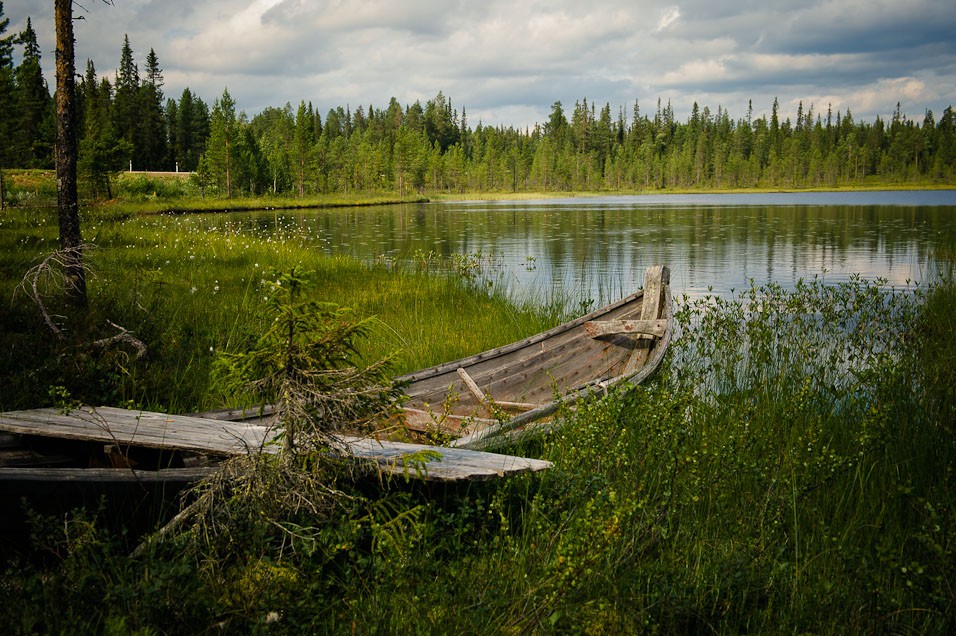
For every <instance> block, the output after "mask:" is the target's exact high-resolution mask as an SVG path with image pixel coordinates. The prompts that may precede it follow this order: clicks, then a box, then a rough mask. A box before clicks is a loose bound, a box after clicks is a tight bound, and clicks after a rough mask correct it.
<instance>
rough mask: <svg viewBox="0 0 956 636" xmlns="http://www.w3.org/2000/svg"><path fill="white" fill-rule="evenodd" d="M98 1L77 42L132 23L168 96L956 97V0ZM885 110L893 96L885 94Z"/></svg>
mask: <svg viewBox="0 0 956 636" xmlns="http://www.w3.org/2000/svg"><path fill="white" fill-rule="evenodd" d="M679 2H680V4H679V5H677V4H674V0H664V1H661V0H627V1H626V0H589V2H587V3H581V2H580V1H579V0H528V1H527V2H521V3H514V2H511V1H510V0H487V1H484V2H466V1H464V0H459V1H458V2H448V1H447V0H314V1H313V0H217V1H216V2H195V0H121V1H120V2H116V4H115V6H108V5H105V4H103V3H101V2H99V1H98V0H91V2H89V3H84V7H85V9H83V10H81V9H77V14H82V15H83V16H84V18H85V19H84V20H82V21H80V22H77V25H76V32H77V33H76V35H77V56H78V60H81V62H80V64H79V66H80V67H81V68H82V66H83V64H84V62H85V59H86V58H88V57H89V58H92V59H93V60H94V61H95V63H96V67H97V70H98V71H99V73H100V75H101V76H104V77H108V78H112V76H113V73H114V71H113V69H114V68H115V67H116V65H117V64H118V62H119V54H120V48H121V46H122V42H123V35H124V34H128V35H129V37H130V43H131V45H132V47H133V50H134V54H135V55H136V58H137V61H138V62H139V63H140V67H142V65H143V60H144V59H145V56H146V53H147V52H148V51H149V49H150V48H154V49H155V51H156V53H157V55H158V56H159V60H160V65H161V66H162V67H163V69H164V73H165V79H166V86H165V92H166V94H167V96H172V97H177V96H178V95H179V94H180V93H181V92H182V89H183V88H185V87H187V86H188V87H189V88H190V89H191V90H192V91H193V92H194V93H196V94H198V95H199V96H201V97H202V98H203V99H204V100H206V101H207V102H210V103H211V101H212V100H213V99H215V98H216V97H217V96H219V95H221V93H222V89H223V87H226V86H227V87H228V88H229V91H230V93H231V94H232V95H233V97H234V98H236V100H237V102H238V104H239V107H240V108H242V109H245V110H246V111H247V112H248V113H249V114H255V113H257V112H258V111H259V110H261V109H262V108H264V107H266V106H282V105H284V104H285V103H286V102H291V103H293V104H297V103H298V102H299V101H300V100H307V101H312V102H313V104H314V105H315V106H316V107H317V108H318V109H319V110H320V112H323V113H324V112H325V111H326V110H327V109H328V108H331V107H335V106H340V105H341V106H344V105H346V104H350V105H352V106H353V107H354V106H356V105H359V104H361V105H363V106H365V107H367V106H368V105H369V104H373V105H375V106H376V107H384V106H385V105H387V103H388V100H389V98H391V97H393V96H394V97H396V98H397V99H398V100H399V101H400V102H401V103H403V104H409V103H411V102H413V101H415V100H416V99H418V100H426V99H430V98H431V97H433V96H434V95H435V94H437V93H438V91H442V92H443V93H444V94H445V96H446V97H448V98H450V99H451V100H452V102H453V104H454V106H455V107H456V108H461V107H466V108H467V109H468V113H469V121H471V122H472V124H476V123H477V121H478V120H479V119H481V120H482V121H483V122H484V123H494V124H503V125H515V126H518V127H525V126H528V125H533V124H534V123H535V122H543V121H544V120H546V119H547V116H548V114H549V112H550V109H551V104H552V103H553V102H554V101H556V100H561V101H562V102H563V103H564V104H565V106H566V108H567V107H570V106H571V105H572V104H573V103H574V102H575V101H576V100H578V99H581V98H585V97H586V98H587V99H588V100H589V101H593V102H596V103H598V104H603V103H605V102H609V103H610V104H611V106H612V108H613V109H614V110H615V111H616V110H617V108H618V107H624V108H625V110H626V111H627V112H628V113H629V112H630V106H631V105H632V104H633V101H634V100H635V99H639V100H641V103H642V104H653V103H654V102H655V101H656V100H657V98H658V97H663V98H664V99H665V101H666V100H667V99H670V100H671V101H672V103H673V106H674V108H675V110H676V112H677V114H678V116H681V113H682V112H683V113H687V112H689V110H690V106H691V104H692V103H693V102H695V101H696V102H698V103H699V104H700V106H702V107H703V106H705V105H707V106H710V107H711V109H712V110H716V108H717V107H718V106H722V107H724V108H725V109H728V110H730V111H731V113H732V114H733V116H743V114H744V113H745V112H746V108H747V102H748V100H750V99H752V100H753V102H754V106H755V108H756V109H757V111H758V113H757V114H758V115H759V111H760V109H763V108H765V109H769V107H770V104H771V103H772V102H773V99H774V97H778V98H779V99H780V103H781V104H782V105H783V104H787V105H789V104H791V103H796V102H798V101H800V100H803V101H804V102H811V101H812V102H816V103H817V110H819V109H820V108H825V106H824V105H823V104H822V103H821V102H822V100H824V99H826V100H831V101H832V102H833V103H834V104H840V105H841V107H842V108H844V109H845V108H851V109H852V110H853V113H854V116H855V117H858V118H869V117H872V115H874V114H886V113H887V112H891V111H892V108H893V107H895V103H896V101H900V102H902V103H903V105H904V109H909V110H910V113H912V114H922V112H923V110H924V109H925V108H932V109H933V110H934V111H935V112H941V111H942V109H943V108H945V107H946V106H947V105H950V104H953V103H956V40H954V39H953V38H952V33H953V32H954V31H956V12H954V11H952V6H951V0H894V1H893V2H886V1H884V0H879V1H878V2H868V1H864V0H814V1H813V2H809V3H807V2H804V3H793V2H792V1H791V0H738V1H737V2H734V3H726V2H713V0H679ZM4 9H5V13H6V15H7V17H9V18H10V19H11V29H10V30H11V31H16V30H19V29H21V28H22V27H23V23H24V22H25V19H26V16H27V15H32V16H33V22H34V27H35V28H36V30H37V32H38V34H39V36H40V45H41V50H42V51H43V55H44V58H43V61H44V67H45V69H47V75H48V78H49V80H50V82H51V85H52V66H53V31H52V3H50V2H43V3H38V2H37V0H5V1H4ZM888 108H889V111H888V110H887V109H888Z"/></svg>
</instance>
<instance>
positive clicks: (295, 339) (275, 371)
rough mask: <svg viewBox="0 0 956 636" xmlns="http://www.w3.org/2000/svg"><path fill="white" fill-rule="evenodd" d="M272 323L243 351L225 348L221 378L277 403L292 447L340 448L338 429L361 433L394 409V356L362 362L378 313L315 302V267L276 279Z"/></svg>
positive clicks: (276, 414) (278, 422) (278, 424)
mask: <svg viewBox="0 0 956 636" xmlns="http://www.w3.org/2000/svg"><path fill="white" fill-rule="evenodd" d="M270 287H271V290H270V294H269V300H268V312H269V317H271V318H272V320H271V322H270V323H269V327H268V329H267V330H266V331H265V333H263V334H262V335H261V336H260V337H259V338H258V340H257V341H256V342H255V344H254V345H253V347H252V348H251V349H250V350H249V351H246V352H243V353H221V354H219V356H218V358H217V361H216V364H215V367H214V368H215V374H216V377H217V379H218V380H219V381H220V382H221V384H222V385H223V388H225V389H226V390H227V391H228V392H231V393H246V394H251V395H252V396H254V397H255V399H256V401H257V403H258V404H260V405H261V406H265V405H268V404H271V405H272V406H273V411H272V426H273V427H275V429H276V430H277V431H278V432H279V434H280V436H281V437H282V439H283V443H284V448H285V450H286V452H287V453H289V454H291V455H292V456H295V455H296V454H297V453H299V452H300V451H306V452H308V451H313V450H334V449H336V448H337V447H338V446H339V444H337V441H338V438H337V434H339V433H342V432H345V431H361V430H366V429H368V428H370V427H371V425H372V424H373V422H375V421H377V420H379V419H380V418H381V419H384V418H386V417H388V416H389V415H391V414H392V413H393V412H394V410H395V409H396V408H397V405H398V403H399V400H400V398H401V395H402V393H401V389H400V388H399V387H397V386H396V385H395V384H394V382H393V381H392V380H391V379H390V378H389V377H388V369H389V362H390V360H389V359H388V358H386V359H384V360H380V361H378V362H375V363H373V364H371V365H368V366H365V367H361V368H360V367H357V366H355V365H354V364H353V359H354V357H355V356H356V355H357V350H356V340H357V339H359V338H361V337H365V336H366V335H367V333H368V330H369V328H370V325H371V319H368V318H367V319H364V320H355V319H354V318H353V316H352V314H351V312H350V311H349V310H348V309H344V308H340V307H338V306H336V305H334V304H331V303H323V302H318V301H315V300H310V299H309V298H307V296H306V292H307V290H308V287H309V282H308V272H304V271H302V270H301V269H300V268H298V267H293V268H292V269H291V270H290V271H288V272H281V273H279V274H278V275H277V276H276V277H275V280H274V281H273V282H271V283H270Z"/></svg>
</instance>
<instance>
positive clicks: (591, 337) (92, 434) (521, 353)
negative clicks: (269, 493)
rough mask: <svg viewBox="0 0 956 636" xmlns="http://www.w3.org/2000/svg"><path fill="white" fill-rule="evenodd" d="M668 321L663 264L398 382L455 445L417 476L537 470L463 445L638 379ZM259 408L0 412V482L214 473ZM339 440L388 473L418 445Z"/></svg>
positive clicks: (408, 419)
mask: <svg viewBox="0 0 956 636" xmlns="http://www.w3.org/2000/svg"><path fill="white" fill-rule="evenodd" d="M672 324H673V311H672V301H671V293H670V275H669V272H668V269H667V268H666V267H664V266H654V267H650V268H648V270H647V273H646V275H645V280H644V288H643V289H642V290H641V291H638V292H637V293H635V294H633V295H631V296H628V297H627V298H624V299H622V300H620V301H618V302H616V303H613V304H611V305H608V306H607V307H604V308H602V309H599V310H597V311H594V312H591V313H589V314H587V315H586V316H582V317H580V318H578V319H576V320H573V321H571V322H568V323H566V324H563V325H560V326H558V327H555V328H553V329H550V330H548V331H545V332H543V333H540V334H537V335H535V336H531V337H530V338H526V339H524V340H521V341H519V342H515V343H512V344H509V345H506V346H503V347H498V348H497V349H492V350H490V351H486V352H484V353H479V354H476V355H473V356H469V357H467V358H462V359H461V360H455V361H453V362H447V363H444V364H440V365H438V366H435V367H431V368H428V369H423V370H421V371H417V372H415V373H410V374H408V375H405V376H402V377H400V378H397V380H398V381H401V382H402V383H404V384H405V385H406V386H405V393H406V395H407V396H408V398H409V399H408V401H407V402H406V403H405V404H404V407H403V411H402V413H401V415H400V418H401V420H402V421H401V425H402V426H404V427H406V428H407V429H410V430H412V431H421V432H426V433H430V434H435V433H439V434H441V435H444V436H447V437H448V439H449V444H448V446H451V447H456V448H457V449H460V450H456V448H447V447H445V448H436V450H437V451H439V452H440V453H441V455H442V461H440V462H438V463H436V464H435V465H434V466H431V467H429V468H428V474H427V475H426V476H425V478H428V479H437V480H445V481H456V480H460V479H475V478H479V479H482V478H491V477H494V476H498V475H504V474H513V473H516V472H524V471H526V470H532V471H534V470H541V469H543V468H545V467H547V466H548V465H550V464H549V463H548V462H544V461H540V460H533V459H526V458H521V457H513V456H510V455H497V454H493V453H473V452H471V451H469V450H468V449H487V448H490V447H493V446H495V445H498V444H500V443H501V442H503V441H506V440H507V439H509V437H510V436H511V435H513V434H514V432H516V431H518V432H522V433H523V432H527V431H528V430H531V429H532V427H535V426H540V423H542V422H547V421H548V419H549V417H550V416H552V415H553V414H554V413H555V412H556V411H558V410H559V409H560V408H561V407H562V405H564V404H569V403H572V402H574V401H576V400H578V399H580V398H583V397H587V396H590V395H594V394H598V393H602V392H605V391H607V389H608V388H609V387H611V386H613V385H615V384H619V383H622V382H631V383H634V384H637V383H639V382H641V381H643V380H644V379H646V378H647V377H648V376H650V375H651V374H652V373H653V372H654V371H655V370H656V369H657V367H658V366H659V365H660V363H661V360H662V359H663V357H664V353H665V351H666V349H667V345H668V343H669V342H670V338H671V331H672ZM269 410H270V409H268V408H267V409H265V414H268V412H269ZM263 415H264V412H263V410H259V409H254V410H227V411H217V412H210V413H200V414H195V415H193V416H183V415H168V414H163V413H150V412H144V411H127V410H125V409H116V408H110V407H98V408H96V409H89V408H83V409H78V410H76V411H75V412H72V413H69V414H66V413H61V412H59V411H58V410H57V409H35V410H32V411H20V412H7V413H0V484H3V483H10V482H23V481H38V482H89V481H95V482H124V481H128V482H134V483H144V482H157V483H169V482H176V481H181V482H190V481H194V480H196V479H198V478H200V477H201V476H203V475H206V474H209V473H210V472H214V471H215V470H216V469H217V468H216V464H217V463H218V460H217V459H216V458H220V457H225V456H229V455H235V454H240V453H246V452H250V451H253V450H256V449H259V450H262V449H266V450H274V449H270V448H268V447H265V441H266V440H267V439H269V438H270V437H272V436H273V435H274V434H275V431H273V430H271V429H270V428H269V427H268V424H267V423H268V418H267V417H266V418H263V417H262V416H263ZM537 430H540V428H539V429H537ZM343 439H345V442H346V443H347V444H348V446H349V449H350V452H352V453H353V454H354V455H356V456H359V457H364V458H367V459H371V460H373V461H376V462H378V463H379V465H380V466H382V468H383V470H386V471H387V472H393V473H399V474H402V473H405V472H407V469H406V468H405V466H404V465H403V463H402V462H403V459H402V458H403V457H405V456H407V455H410V454H414V453H416V452H417V451H419V450H422V449H423V448H426V447H425V446H423V445H420V444H409V443H405V442H397V441H389V440H380V439H370V438H343ZM43 440H49V442H44V441H43ZM25 442H29V443H28V444H25ZM50 443H53V445H54V447H55V448H54V450H53V452H51V449H50V447H49V446H50ZM28 446H29V448H28ZM184 453H185V455H184ZM196 454H198V455H196ZM192 457H198V458H199V460H200V461H199V463H195V462H191V461H190V458H192ZM210 457H211V458H212V462H211V463H208V462H207V461H206V460H207V459H208V458H210ZM157 469H158V470H157Z"/></svg>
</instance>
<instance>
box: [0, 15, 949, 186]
mask: <svg viewBox="0 0 956 636" xmlns="http://www.w3.org/2000/svg"><path fill="white" fill-rule="evenodd" d="M6 22H7V21H4V20H3V18H2V14H0V138H2V139H3V143H2V145H0V167H3V168H48V167H51V166H52V161H53V157H52V154H53V144H54V139H53V138H54V128H55V127H54V125H53V121H54V119H53V117H54V113H53V100H52V98H51V95H50V91H49V88H48V86H47V83H46V81H45V79H44V77H43V74H42V72H41V67H40V48H39V46H38V45H37V40H36V33H35V32H34V30H33V29H32V27H31V25H30V22H29V21H28V22H27V27H26V29H25V30H24V31H23V32H22V33H19V34H6V33H5V31H6V27H7V24H6ZM16 47H21V48H22V55H21V61H20V63H19V65H16V66H15V65H14V64H13V59H14V56H13V53H14V51H15V48H16ZM163 84H164V81H163V71H162V68H161V65H160V60H159V57H158V56H157V54H156V52H155V51H154V50H153V49H150V50H149V52H148V54H147V55H146V56H145V61H144V64H143V66H142V68H140V66H139V65H138V64H137V62H136V60H135V57H134V52H133V49H132V46H131V44H130V42H129V39H128V37H127V38H125V39H124V42H123V45H122V49H121V51H120V59H119V65H118V67H117V71H116V73H115V75H114V76H113V77H112V78H108V77H103V76H100V75H98V74H97V71H96V68H95V65H94V63H93V62H92V61H87V62H86V68H85V72H84V73H83V76H82V77H81V78H80V80H79V82H78V90H77V92H78V95H77V97H78V101H79V108H78V116H79V119H80V121H79V122H78V127H77V130H79V131H80V164H79V165H80V175H79V176H80V181H81V184H82V186H84V187H85V192H86V193H87V194H88V195H89V196H93V197H98V198H102V197H106V198H109V197H111V196H112V192H111V188H110V180H111V176H112V175H114V174H115V173H117V172H119V171H122V170H128V169H130V168H132V169H133V170H147V171H183V172H193V173H194V179H195V180H196V182H197V183H198V184H199V185H200V187H201V188H202V190H203V192H204V193H206V194H208V195H211V196H223V197H231V196H238V195H262V194H267V193H275V194H285V195H291V196H307V195H314V194H328V193H342V194H349V193H378V192H395V193H399V194H403V195H404V194H410V193H424V194H437V193H460V192H474V191H490V192H569V191H616V192H626V191H640V190H664V189H680V190H686V189H698V188H699V189H737V188H792V189H796V188H838V187H867V186H881V185H895V186H933V185H939V184H951V183H953V182H954V180H956V131H954V125H956V122H954V114H953V109H952V107H947V108H946V109H945V110H944V111H943V112H942V113H941V114H940V115H939V116H938V118H937V115H936V114H934V113H933V112H932V111H926V112H925V113H922V118H921V121H918V120H917V119H916V118H914V117H912V116H910V115H908V114H906V113H904V112H903V111H902V110H901V108H900V107H899V106H898V107H897V109H896V111H895V112H894V113H893V115H892V117H891V119H890V120H889V121H885V120H884V119H882V118H879V117H877V118H876V119H875V120H873V121H863V120H857V119H855V118H854V116H853V114H852V113H851V112H850V111H849V110H847V111H837V112H833V110H832V109H831V108H830V107H828V106H827V107H824V108H823V109H820V108H819V107H818V105H814V104H803V103H801V104H800V106H799V108H798V110H797V114H796V117H795V119H791V118H789V117H787V118H781V117H780V115H779V110H780V107H779V103H778V101H777V100H774V102H773V104H771V105H757V108H758V109H759V108H760V107H764V108H766V107H767V106H769V107H770V115H769V117H768V116H767V115H765V114H764V115H760V116H755V115H754V106H753V105H752V104H751V108H749V109H748V112H747V113H743V114H738V113H734V114H732V113H730V112H728V111H727V110H726V109H724V108H722V107H720V106H719V105H718V106H717V107H716V110H712V109H711V108H710V107H709V106H704V107H699V106H698V104H696V103H695V104H694V105H693V107H692V110H691V114H690V116H689V117H687V118H686V120H685V121H678V119H677V117H676V116H675V114H674V108H673V106H672V105H671V104H670V103H669V102H662V101H661V100H658V101H657V103H656V104H650V105H647V104H641V103H639V102H638V101H634V102H633V103H632V104H628V105H619V106H612V105H611V104H610V103H604V104H603V105H601V104H599V103H597V102H596V101H592V100H589V99H588V98H582V99H581V100H579V101H577V102H576V103H575V104H574V105H573V106H570V105H569V106H565V105H564V104H562V103H561V102H555V103H554V104H553V105H552V108H551V112H550V115H549V117H548V119H547V121H545V122H543V123H542V124H540V125H535V126H534V127H533V128H524V129H519V128H514V127H505V126H496V127H492V126H485V125H482V124H481V122H478V123H477V124H475V125H472V124H471V122H469V120H468V117H467V111H466V109H465V107H464V106H463V107H461V109H460V110H459V109H458V108H456V107H455V106H454V105H453V103H452V100H451V99H450V98H449V97H447V96H445V95H444V94H443V93H442V92H439V93H438V94H437V95H436V96H435V97H434V98H432V99H429V100H427V101H426V102H425V104H422V103H420V102H415V103H413V104H411V105H402V104H400V103H399V102H398V101H397V100H396V99H395V98H392V99H391V100H389V102H388V103H387V104H385V105H383V106H376V105H374V104H369V105H368V106H364V105H355V106H345V107H342V106H339V107H336V108H333V109H330V110H329V111H328V112H327V113H326V114H325V115H324V116H323V115H321V114H320V113H319V112H317V110H316V109H315V108H313V106H312V104H311V102H306V101H302V102H300V103H299V105H298V106H297V107H294V106H292V105H291V104H286V105H284V106H276V107H268V108H265V109H264V110H262V111H261V112H260V113H258V114H255V115H254V116H252V117H250V116H248V115H247V114H246V113H245V112H243V111H242V110H241V109H240V105H239V104H237V103H236V101H235V100H234V99H233V98H232V97H231V95H230V94H229V91H228V89H225V90H224V91H223V93H222V94H221V95H219V96H218V97H216V98H215V99H213V101H212V103H211V105H209V104H208V103H207V101H205V100H204V99H203V98H202V97H200V96H199V95H196V94H195V93H193V92H192V91H191V90H190V89H189V88H186V89H184V90H183V91H182V93H181V94H180V95H179V96H178V98H173V97H167V96H166V95H164V92H163ZM648 106H649V107H648Z"/></svg>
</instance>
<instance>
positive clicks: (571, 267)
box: [222, 190, 956, 303]
mask: <svg viewBox="0 0 956 636" xmlns="http://www.w3.org/2000/svg"><path fill="white" fill-rule="evenodd" d="M222 222H223V223H228V224H230V225H231V226H232V227H233V229H236V228H235V224H236V223H238V224H240V226H242V227H243V228H244V229H243V230H242V231H253V232H256V233H273V232H275V233H279V234H281V235H285V236H289V237H292V236H297V237H304V238H306V239H307V240H311V241H313V242H314V244H315V246H316V249H320V250H323V251H325V252H326V253H329V254H349V255H352V256H354V257H357V258H359V259H362V260H365V261H380V260H383V259H385V260H397V261H418V260H421V259H423V258H426V257H427V256H428V255H429V254H431V255H432V257H435V256H438V255H440V256H442V257H446V258H451V257H454V256H455V255H474V254H481V255H482V258H483V262H484V263H486V264H490V268H489V269H486V270H485V271H486V272H488V275H489V276H491V277H492V278H495V279H496V280H498V281H499V282H503V283H504V284H507V285H508V286H509V288H510V289H512V290H513V291H515V292H517V293H518V294H524V293H528V294H532V295H534V296H535V297H536V298H548V297H549V296H551V295H559V296H570V297H572V298H581V299H589V300H594V301H595V302H599V303H603V302H610V301H612V300H616V299H617V298H620V297H622V296H624V295H626V294H628V293H630V292H631V291H633V290H635V289H637V288H639V287H640V286H641V285H642V284H643V277H644V270H645V269H646V268H647V266H649V265H652V264H656V263H663V264H666V265H668V266H669V267H670V268H671V272H672V274H671V277H672V279H671V282H672V286H673V290H674V292H675V294H687V295H688V296H690V297H699V296H701V295H704V294H707V293H710V292H711V291H712V293H716V294H719V295H727V294H729V293H731V290H740V289H743V288H746V287H748V286H749V285H750V280H751V279H752V280H753V281H754V282H755V283H756V284H758V285H760V284H765V283H767V282H770V281H773V282H776V283H779V284H781V285H783V286H784V287H786V288H790V287H792V286H793V285H794V283H795V282H796V281H797V280H798V279H800V278H804V279H811V278H813V277H815V276H818V277H823V278H824V280H825V281H829V282H837V281H843V280H846V279H848V278H849V277H851V276H853V275H855V274H858V275H860V276H863V277H865V278H868V279H877V278H885V279H887V280H888V281H889V282H890V284H892V285H894V286H896V287H909V286H912V285H913V284H914V283H916V282H921V281H926V280H929V279H932V278H933V277H934V276H935V275H936V270H935V267H934V253H935V251H936V249H937V246H939V245H948V246H950V248H949V249H950V250H951V251H952V249H953V246H956V190H946V191H926V192H837V193H828V192H808V193H760V194H687V195H646V196H630V197H618V196H615V197H587V198H586V197H579V198H562V199H546V200H534V201H490V202H489V201H469V202H453V203H428V204H414V205H403V206H374V207H363V208H348V209H336V210H309V211H301V212H282V211H280V212H256V213H248V214H243V215H237V216H230V217H229V218H228V220H223V221H222Z"/></svg>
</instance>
